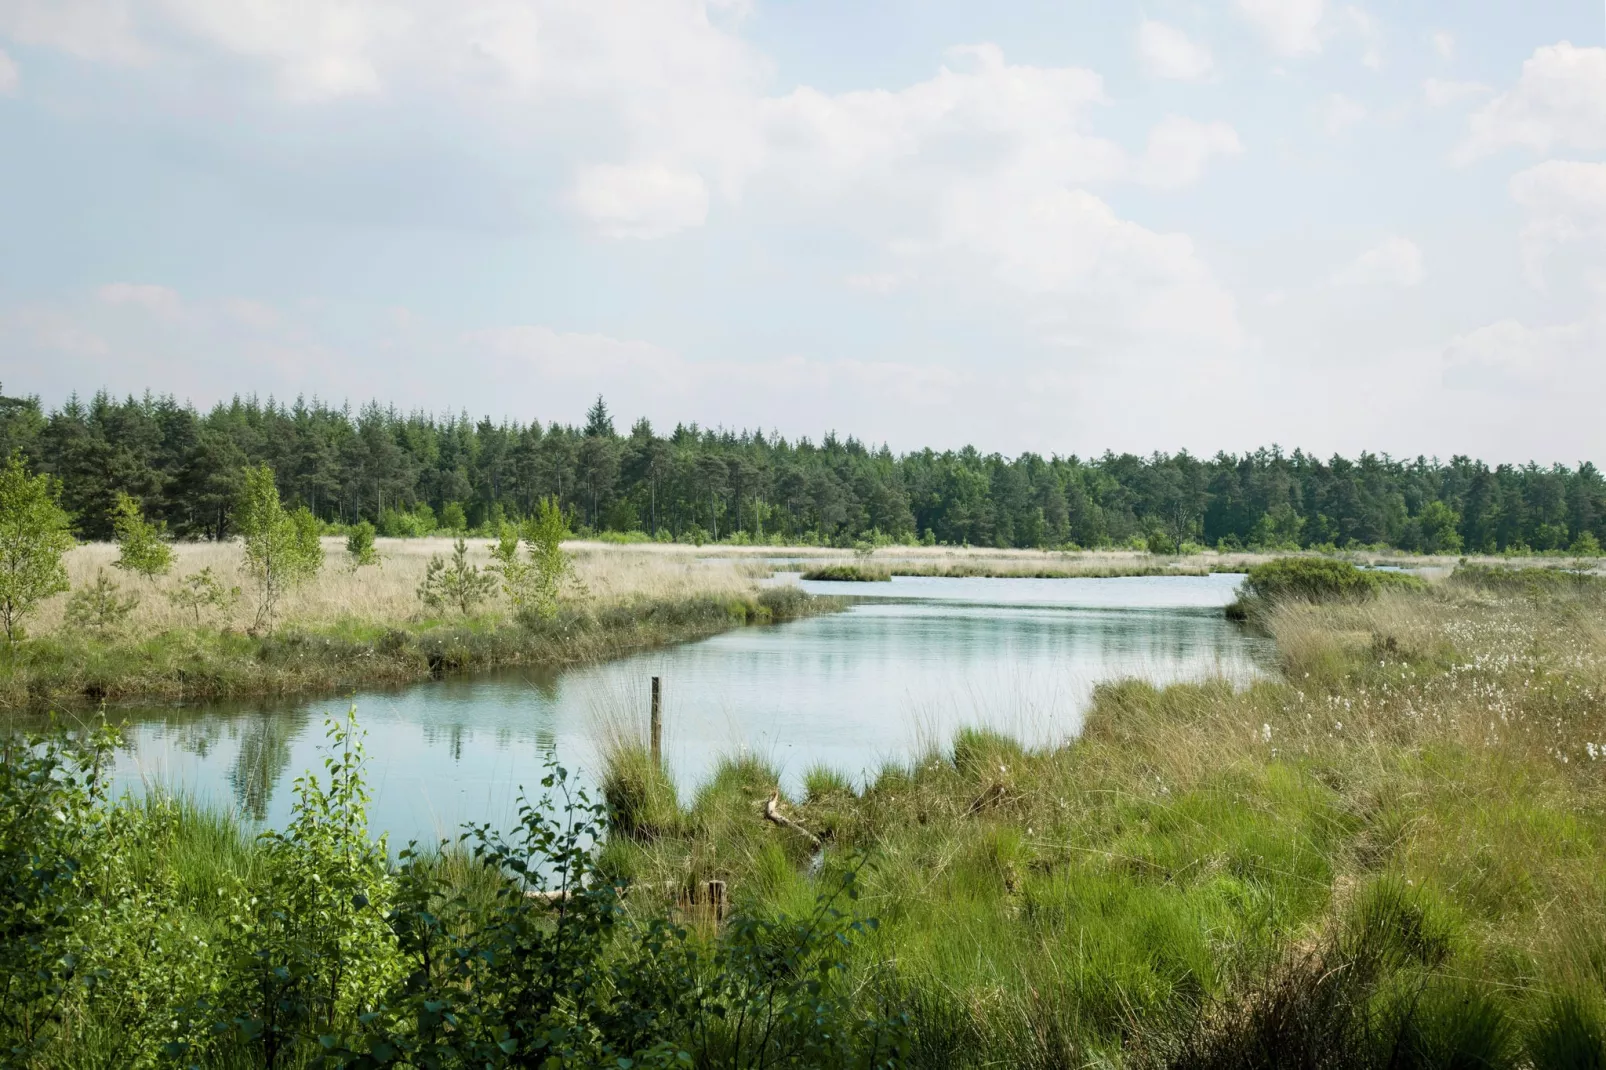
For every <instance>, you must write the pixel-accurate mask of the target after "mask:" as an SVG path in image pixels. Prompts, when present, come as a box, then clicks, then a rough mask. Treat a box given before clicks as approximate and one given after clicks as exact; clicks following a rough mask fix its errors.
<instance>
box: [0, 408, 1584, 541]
mask: <svg viewBox="0 0 1606 1070" xmlns="http://www.w3.org/2000/svg"><path fill="white" fill-rule="evenodd" d="M14 452H15V453H17V454H19V455H20V456H21V457H22V459H23V462H24V463H25V464H26V465H27V466H28V468H29V469H30V470H31V471H33V472H35V473H43V474H49V475H51V476H53V477H54V478H55V479H56V480H57V481H59V485H60V488H61V501H62V504H63V505H64V507H65V508H66V509H67V510H68V512H69V513H70V514H71V516H72V517H73V528H74V532H75V534H76V535H78V536H79V537H80V538H85V539H105V538H109V537H110V536H111V535H112V534H113V524H114V522H115V517H116V513H117V508H118V501H119V498H118V496H119V495H120V494H126V495H129V496H131V497H132V498H133V499H134V500H135V501H136V502H137V503H138V504H139V506H140V508H141V509H142V510H143V513H144V515H145V516H147V517H149V518H152V519H153V520H155V521H158V522H160V523H161V524H164V525H165V526H166V528H167V530H168V531H169V532H170V533H172V534H173V535H175V536H177V537H180V538H196V539H221V538H229V537H232V536H233V535H234V534H236V533H237V531H238V528H239V518H238V517H237V516H236V515H235V509H236V503H237V502H238V501H239V500H240V491H241V489H242V486H243V482H244V480H245V478H246V473H247V471H248V470H249V469H251V468H253V467H255V466H260V465H264V464H265V465H267V466H268V467H269V468H271V469H272V471H273V473H274V476H275V479H276V482H277V485H278V488H279V491H280V493H281V495H282V496H283V498H284V503H285V505H286V507H287V508H295V509H300V508H305V509H306V510H307V511H308V512H309V513H310V514H311V515H313V516H314V517H316V518H318V520H319V521H321V522H322V523H324V524H334V525H343V526H348V527H349V526H351V525H355V524H358V523H360V522H364V521H366V522H369V523H372V524H374V525H375V526H376V528H377V529H378V530H379V532H380V533H381V534H386V535H405V534H421V533H425V532H432V531H437V530H448V531H463V530H482V531H491V532H494V531H496V530H498V529H499V528H500V527H501V526H502V523H503V521H517V520H521V519H524V518H527V517H531V516H533V515H534V514H535V512H536V510H537V506H538V503H539V502H541V501H542V500H543V499H545V498H548V497H551V498H554V499H555V500H556V501H557V502H558V503H560V505H561V507H562V508H563V510H564V511H565V513H566V514H567V516H568V517H569V522H570V524H571V525H572V526H573V527H574V528H575V529H576V530H577V531H580V532H582V533H609V532H612V533H621V534H623V533H631V532H640V533H644V535H645V536H646V537H658V538H672V539H678V540H692V541H702V540H716V539H735V540H737V541H744V540H752V541H773V540H776V539H779V540H783V541H787V542H805V543H823V544H832V545H849V544H853V543H857V542H863V541H872V542H874V541H886V540H891V541H898V542H909V541H924V542H927V543H941V544H949V545H960V544H964V545H972V546H989V547H1066V546H1080V547H1099V546H1110V545H1131V544H1142V545H1146V546H1148V547H1150V548H1157V549H1176V548H1186V547H1187V546H1188V545H1189V544H1197V545H1205V546H1212V547H1225V548H1238V547H1244V548H1256V547H1265V548H1293V547H1299V548H1309V547H1328V546H1333V547H1338V548H1344V547H1348V546H1379V545H1386V546H1392V547H1397V548H1400V549H1403V550H1412V551H1423V552H1440V553H1445V552H1473V551H1479V552H1509V551H1519V552H1520V551H1523V550H1534V551H1557V550H1571V551H1573V552H1597V551H1598V547H1599V544H1600V542H1601V541H1603V540H1606V482H1603V480H1602V477H1601V473H1600V471H1599V469H1597V468H1596V467H1595V465H1594V464H1593V463H1591V462H1588V461H1583V462H1580V463H1578V464H1577V465H1576V466H1575V467H1568V466H1567V465H1564V464H1552V465H1549V466H1543V465H1539V464H1536V463H1528V464H1525V465H1513V464H1501V465H1496V466H1493V467H1491V466H1490V465H1488V464H1485V463H1483V462H1481V461H1477V460H1474V459H1472V458H1469V457H1463V456H1456V457H1452V458H1450V459H1449V460H1448V461H1441V460H1439V459H1437V458H1433V459H1429V458H1425V457H1417V458H1415V459H1414V460H1401V459H1397V458H1393V457H1390V456H1388V455H1387V454H1374V453H1362V454H1360V456H1358V457H1356V458H1354V459H1348V458H1344V457H1340V456H1334V457H1331V458H1327V459H1322V458H1320V457H1317V456H1315V455H1313V454H1308V453H1305V452H1302V451H1300V450H1297V449H1296V450H1294V451H1293V452H1292V453H1284V452H1283V451H1282V450H1281V449H1279V448H1277V447H1271V448H1260V449H1256V450H1253V451H1250V452H1246V453H1243V454H1232V453H1217V454H1216V455H1215V456H1214V457H1210V458H1202V457H1195V456H1193V455H1191V454H1189V453H1188V452H1186V451H1182V452H1178V453H1172V454H1165V453H1154V454H1151V455H1149V456H1147V457H1141V456H1137V455H1135V454H1131V453H1122V454H1116V453H1112V452H1106V453H1104V454H1103V455H1102V456H1099V457H1088V458H1082V457H1078V456H1075V455H1070V456H1064V457H1061V456H1051V457H1043V456H1040V455H1038V454H1035V453H1023V454H1021V455H1019V456H1017V457H1013V458H1010V457H1005V456H1002V455H1001V454H998V453H982V452H980V451H979V450H977V449H975V448H973V447H968V446H967V447H966V448H964V449H961V450H947V451H942V452H938V451H935V450H931V449H924V450H918V451H914V452H909V453H904V454H894V453H893V452H892V451H891V450H890V449H888V448H887V447H886V446H884V445H883V446H881V447H879V448H878V447H873V446H871V445H870V444H867V443H864V442H861V441H859V440H857V439H855V438H852V437H846V438H844V437H840V436H838V435H836V434H835V433H830V434H827V435H825V436H824V437H823V438H822V439H820V440H819V441H818V442H815V441H813V440H811V439H809V438H800V439H796V440H788V439H786V438H783V437H781V436H780V435H778V434H775V433H773V432H769V433H767V432H765V431H763V430H743V431H734V430H728V429H724V428H705V427H699V426H698V425H697V424H695V423H691V424H678V425H676V427H675V428H674V429H673V430H672V431H670V432H669V433H667V434H664V433H661V432H660V431H659V430H658V429H656V428H654V427H653V426H652V425H651V424H650V423H649V422H648V421H647V420H645V419H641V420H637V421H636V422H635V423H634V424H633V425H631V427H630V428H629V430H628V431H620V430H618V429H616V427H615V422H614V418H613V416H612V414H611V413H610V412H609V410H608V407H607V405H606V403H605V402H604V401H603V399H601V398H598V400H597V402H596V404H594V405H593V406H592V407H591V409H590V411H589V412H588V413H587V414H586V418H585V420H584V422H583V423H579V424H564V423H558V422H554V423H549V424H542V423H541V422H540V421H539V420H532V421H531V422H529V423H520V422H517V421H506V420H504V421H501V422H497V421H493V420H491V419H489V418H485V419H480V420H473V419H471V418H469V416H468V415H467V414H466V413H463V414H459V415H445V416H438V415H432V414H428V413H423V412H407V413H404V412H401V411H399V410H397V409H396V408H395V407H385V406H381V405H379V404H378V403H369V404H367V405H364V406H362V407H360V408H357V409H353V408H352V407H350V406H338V407H336V406H332V405H329V404H326V403H323V402H320V401H317V400H313V401H311V402H308V401H306V400H304V399H301V398H298V399H296V401H295V402H294V403H291V404H284V403H281V402H278V401H275V400H274V399H272V398H269V399H267V400H261V399H258V398H256V397H245V398H239V397H237V398H235V399H233V400H231V401H230V402H228V403H222V404H218V405H215V406H213V407H212V408H211V409H209V410H207V411H204V412H203V411H201V410H199V409H197V408H196V407H194V406H193V405H191V404H188V403H184V402H180V401H179V400H177V399H176V398H175V397H173V396H172V395H156V394H150V393H147V394H146V395H144V396H143V397H127V398H123V399H121V400H119V399H117V398H115V397H113V396H111V395H110V394H108V393H106V392H99V393H96V394H95V395H93V396H92V397H91V398H89V400H87V401H85V400H83V399H81V398H80V397H78V396H74V397H72V398H70V399H68V400H67V401H66V402H65V403H64V404H62V405H60V406H59V407H57V408H54V409H51V410H49V411H47V410H46V409H45V407H44V406H43V405H42V404H41V402H40V399H39V398H38V397H24V398H16V397H5V396H3V395H0V456H7V457H8V456H11V455H12V454H13V453H14Z"/></svg>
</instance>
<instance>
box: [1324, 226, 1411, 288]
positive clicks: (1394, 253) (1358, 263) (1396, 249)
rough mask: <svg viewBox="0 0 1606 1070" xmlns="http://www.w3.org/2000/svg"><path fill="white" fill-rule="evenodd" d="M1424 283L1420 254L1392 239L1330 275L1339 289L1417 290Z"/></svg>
mask: <svg viewBox="0 0 1606 1070" xmlns="http://www.w3.org/2000/svg"><path fill="white" fill-rule="evenodd" d="M1422 279H1423V270H1422V250H1421V249H1419V248H1417V245H1416V243H1415V242H1413V241H1411V240H1410V239H1408V238H1401V237H1398V236H1391V237H1388V238H1386V239H1384V240H1383V241H1382V242H1381V243H1380V244H1378V245H1376V246H1374V247H1373V248H1371V249H1368V250H1367V251H1366V252H1364V253H1362V254H1361V255H1360V256H1358V257H1356V258H1355V259H1354V260H1352V261H1351V262H1350V263H1348V264H1346V265H1345V266H1344V267H1342V268H1339V269H1338V270H1337V271H1336V272H1334V273H1333V282H1334V283H1335V284H1336V285H1339V286H1401V287H1404V286H1417V285H1420V284H1421V282H1422Z"/></svg>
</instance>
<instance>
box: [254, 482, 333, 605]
mask: <svg viewBox="0 0 1606 1070" xmlns="http://www.w3.org/2000/svg"><path fill="white" fill-rule="evenodd" d="M234 522H235V526H236V527H237V528H238V529H239V531H240V534H241V535H242V536H243V537H244V539H245V571H246V574H247V575H248V576H249V577H250V578H251V580H252V583H253V585H254V586H255V588H256V616H255V620H254V622H253V624H252V627H253V629H255V630H259V631H260V630H264V629H265V630H268V631H272V629H273V623H274V615H275V613H276V612H277V610H278V607H279V603H280V602H281V601H282V600H283V598H284V596H285V594H286V593H288V592H289V591H290V590H291V589H293V588H294V587H296V586H299V585H300V584H302V583H304V582H306V581H307V580H310V579H311V578H312V577H313V576H316V575H317V574H318V570H319V569H321V568H322V567H323V544H322V543H321V542H320V541H319V538H318V536H319V534H320V532H321V530H322V529H321V525H320V524H319V523H318V520H317V518H316V517H314V516H313V515H312V513H311V512H309V511H308V510H307V509H305V508H301V509H297V510H296V511H295V512H293V513H291V512H286V511H285V509H284V506H283V505H281V504H280V502H279V490H278V487H277V486H276V485H275V484H274V481H273V469H271V468H269V467H268V466H267V465H259V466H257V467H255V468H249V469H247V470H246V472H245V478H244V480H243V483H242V487H241V491H240V498H239V500H238V502H237V503H236V504H235V511H234Z"/></svg>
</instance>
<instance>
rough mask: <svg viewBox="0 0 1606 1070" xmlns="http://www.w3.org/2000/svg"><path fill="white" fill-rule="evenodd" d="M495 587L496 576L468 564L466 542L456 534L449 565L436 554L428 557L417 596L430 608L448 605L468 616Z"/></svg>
mask: <svg viewBox="0 0 1606 1070" xmlns="http://www.w3.org/2000/svg"><path fill="white" fill-rule="evenodd" d="M495 590H496V576H495V575H494V574H492V573H490V572H485V573H482V572H481V571H480V569H479V566H478V565H471V564H469V561H468V543H466V542H464V541H463V539H462V538H461V537H460V538H458V540H457V542H456V543H454V544H453V546H452V563H451V564H450V565H448V564H447V563H446V560H445V559H444V558H442V557H441V556H440V555H439V554H434V555H432V556H431V557H430V559H429V563H428V564H427V565H426V566H425V568H424V581H423V582H422V583H421V584H419V586H418V599H419V601H421V602H423V603H424V604H425V605H426V606H429V607H430V608H431V609H440V608H441V607H443V606H451V607H453V608H455V609H457V610H458V611H459V612H461V613H462V614H463V615H464V616H468V615H469V614H470V613H472V612H474V607H475V606H477V605H479V604H480V603H481V602H483V601H484V600H485V599H487V598H489V597H490V596H491V594H492V592H494V591H495Z"/></svg>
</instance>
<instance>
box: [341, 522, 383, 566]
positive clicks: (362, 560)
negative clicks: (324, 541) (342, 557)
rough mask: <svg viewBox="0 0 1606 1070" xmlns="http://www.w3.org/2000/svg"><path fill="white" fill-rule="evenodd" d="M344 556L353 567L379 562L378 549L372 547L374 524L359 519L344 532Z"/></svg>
mask: <svg viewBox="0 0 1606 1070" xmlns="http://www.w3.org/2000/svg"><path fill="white" fill-rule="evenodd" d="M346 557H347V558H348V559H349V560H350V561H351V567H352V568H353V569H359V568H362V567H363V566H364V565H377V564H379V551H378V550H377V549H376V548H375V547H374V526H373V525H372V524H370V523H368V521H366V520H359V521H358V522H357V523H355V524H353V525H351V530H350V531H348V532H347V533H346Z"/></svg>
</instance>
